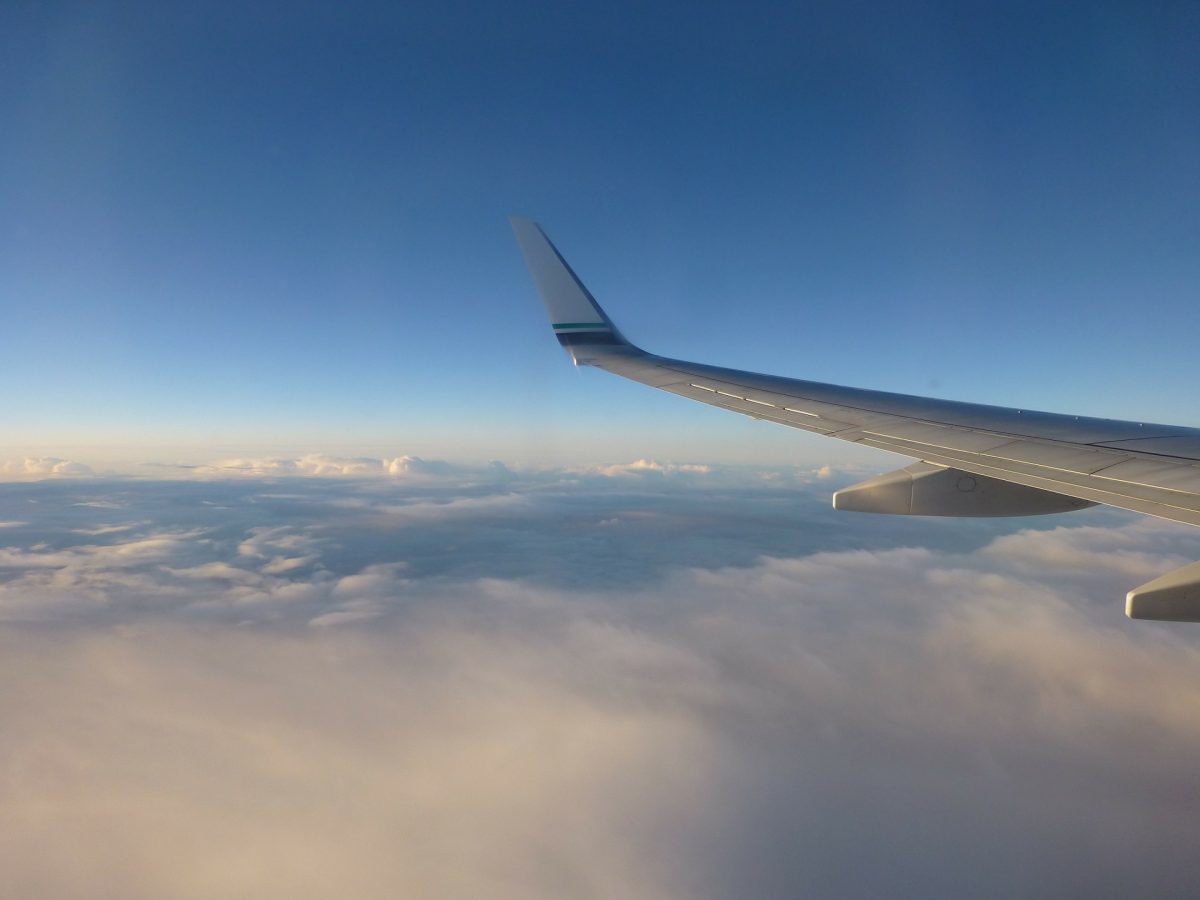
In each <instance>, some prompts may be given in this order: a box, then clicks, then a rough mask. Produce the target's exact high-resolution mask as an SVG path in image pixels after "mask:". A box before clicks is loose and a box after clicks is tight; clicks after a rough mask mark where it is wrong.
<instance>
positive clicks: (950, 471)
mask: <svg viewBox="0 0 1200 900" xmlns="http://www.w3.org/2000/svg"><path fill="white" fill-rule="evenodd" d="M511 222H512V226H513V230H514V232H515V233H516V236H517V241H518V243H519V244H520V246H521V250H522V253H523V254H524V256H525V261H526V263H527V264H528V266H529V270H530V272H531V273H532V275H533V278H534V281H535V282H536V284H537V287H538V291H539V293H540V294H541V296H542V300H543V302H544V303H545V306H546V311H547V312H548V313H549V315H550V320H551V323H552V325H553V328H554V332H555V334H556V335H557V337H558V340H559V343H561V344H562V345H563V347H564V348H566V350H567V352H568V353H569V354H570V355H571V357H572V359H574V361H575V364H576V365H586V366H595V367H596V368H600V369H604V370H606V371H608V372H612V373H613V374H615V375H620V376H622V377H624V378H629V379H632V380H634V381H640V382H641V383H642V384H647V385H650V386H651V387H655V388H659V389H660V390H664V391H669V392H671V393H673V394H679V395H680V396H682V397H687V398H688V399H690V400H698V401H700V402H701V403H707V404H709V405H710V406H719V407H721V408H723V409H728V410H731V411H733V412H738V413H742V414H743V415H747V416H751V417H753V418H756V419H766V420H768V421H771V422H778V423H780V424H782V425H788V426H791V427H793V428H799V429H802V430H804V431H811V432H815V433H817V434H822V435H825V436H827V437H832V438H838V439H839V440H844V441H851V442H853V443H857V444H864V445H866V446H868V447H877V448H879V449H881V450H890V451H893V452H895V453H899V454H902V455H904V456H908V457H913V458H915V459H916V460H918V462H916V463H915V464H913V465H910V466H907V467H905V468H903V469H900V470H898V471H896V472H892V473H889V474H887V475H882V476H880V477H878V478H873V479H870V480H868V481H865V482H863V483H861V484H858V485H855V486H853V487H850V488H846V489H844V490H841V491H838V492H837V493H836V494H834V498H833V505H834V507H835V508H837V509H844V510H852V511H857V512H883V513H899V514H906V515H952V516H998V515H1000V516H1009V515H1018V516H1021V515H1035V514H1041V513H1052V512H1067V511H1071V510H1074V509H1082V508H1084V507H1087V506H1092V505H1094V504H1097V503H1104V504H1108V505H1110V506H1117V507H1121V508H1122V509H1129V510H1134V511H1136V512H1140V513H1146V514H1148V515H1152V516H1159V517H1161V518H1165V519H1172V520H1174V521H1177V522H1186V523H1188V524H1189V525H1200V429H1196V428H1185V427H1179V426H1173V425H1156V424H1152V423H1149V422H1123V421H1118V420H1115V419H1097V418H1090V417H1087V416H1070V415H1058V414H1054V413H1045V412H1036V411H1033V410H1026V409H1009V408H1005V407H999V406H985V405H981V404H974V403H961V402H957V401H953V400H938V399H934V398H930V397H916V396H910V395H907V394H893V393H888V392H885V391H871V390H863V389H861V388H853V387H842V386H839V385H832V384H823V383H821V382H816V381H804V380H800V379H795V378H781V377H778V376H774V375H760V374H757V373H754V372H743V371H740V370H738V369H726V368H721V367H719V366H710V365H705V364H702V363H693V362H685V361H683V360H678V359H669V358H666V357H662V356H656V355H655V354H652V353H647V352H646V351H644V350H641V349H639V348H638V347H636V346H634V345H633V344H632V343H630V342H629V341H628V340H626V339H625V338H624V336H622V335H621V333H620V331H618V330H617V327H616V326H615V325H614V324H613V322H612V320H611V319H610V318H609V317H608V315H607V314H606V313H605V312H604V310H603V309H602V308H601V307H600V305H599V304H598V303H597V302H596V300H595V299H594V298H593V297H592V295H591V294H590V293H589V292H588V290H587V288H585V287H584V286H583V283H582V282H581V281H580V280H579V278H578V277H577V276H576V275H575V273H574V272H573V271H572V270H571V267H570V266H569V265H567V262H566V260H564V259H563V257H562V255H561V254H560V253H559V252H558V250H557V249H556V248H555V246H554V245H553V244H552V243H551V242H550V239H549V238H548V237H546V234H545V232H543V231H542V229H541V228H540V227H539V226H538V225H537V224H536V223H535V222H533V221H531V220H529V219H522V218H513V219H512V220H511ZM1126 613H1127V614H1128V615H1129V616H1130V617H1131V618H1145V619H1161V620H1169V621H1200V563H1193V564H1192V565H1190V566H1185V567H1184V568H1183V569H1179V570H1177V571H1176V572H1172V573H1169V574H1168V575H1165V576H1163V577H1162V578H1159V579H1156V580H1154V581H1152V582H1149V583H1148V584H1145V585H1142V586H1141V587H1139V588H1136V589H1134V590H1133V591H1130V592H1129V595H1128V597H1127V602H1126Z"/></svg>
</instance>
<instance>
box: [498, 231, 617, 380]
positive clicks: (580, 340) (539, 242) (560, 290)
mask: <svg viewBox="0 0 1200 900" xmlns="http://www.w3.org/2000/svg"><path fill="white" fill-rule="evenodd" d="M509 222H510V223H511V224H512V228H513V232H514V233H515V234H516V236H517V243H518V244H520V246H521V253H522V254H523V255H524V257H525V265H527V266H528V267H529V271H530V273H531V274H532V275H533V280H534V282H536V283H537V289H538V292H539V293H540V294H541V295H542V302H543V303H544V304H545V306H546V312H547V314H549V316H550V324H551V325H552V326H553V327H554V333H555V335H557V337H558V342H559V343H560V344H562V345H563V347H565V348H566V350H567V352H568V353H570V354H571V358H572V359H574V360H575V363H576V365H578V364H580V363H587V362H588V360H589V358H590V357H592V356H596V355H602V354H603V353H604V352H605V351H611V350H612V349H614V348H617V347H629V346H630V344H629V342H628V341H627V340H625V338H624V337H623V336H622V335H621V332H619V331H618V330H617V327H616V326H615V325H614V324H613V323H612V319H610V318H609V317H608V315H607V314H606V313H605V312H604V310H603V309H601V308H600V304H599V303H597V302H596V300H595V298H594V297H593V296H592V295H591V294H590V293H589V292H588V289H587V288H585V287H584V286H583V282H582V281H580V280H579V278H578V276H577V275H576V274H575V273H574V272H572V271H571V267H570V266H569V265H567V261H566V260H565V259H563V258H562V254H561V253H559V252H558V249H557V248H556V247H555V246H554V244H552V243H550V238H548V237H546V233H545V232H544V231H542V229H541V226H539V225H538V224H537V222H534V221H533V220H532V219H523V218H520V217H518V216H513V217H511V218H510V219H509Z"/></svg>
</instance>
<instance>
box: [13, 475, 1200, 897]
mask: <svg viewBox="0 0 1200 900" xmlns="http://www.w3.org/2000/svg"><path fill="white" fill-rule="evenodd" d="M472 484H473V483H472ZM185 488H186V490H184V489H185ZM164 490H165V488H164V487H163V486H161V485H158V486H154V485H149V486H143V487H140V488H138V489H137V490H132V491H129V492H127V493H126V494H124V495H122V496H123V502H125V503H127V506H128V509H127V510H126V511H125V515H128V516H130V517H133V518H134V521H136V522H138V523H145V522H147V521H148V518H149V520H150V521H151V522H152V524H149V525H146V524H138V525H137V527H136V528H133V529H130V530H129V531H120V532H115V531H114V532H108V531H103V532H99V533H97V534H89V533H86V532H87V531H88V530H89V529H90V528H92V527H98V526H94V525H89V524H87V523H89V522H94V521H95V520H94V519H88V518H84V517H88V516H96V515H101V514H102V515H104V516H105V519H104V526H105V527H107V526H109V525H113V524H121V523H119V522H115V523H114V522H113V516H114V513H113V511H112V510H109V509H105V510H103V511H102V513H101V512H97V511H96V510H95V509H94V508H92V507H74V506H71V505H70V500H69V498H68V499H67V500H63V501H61V502H62V503H63V504H64V505H63V507H62V509H65V510H67V511H68V512H69V513H70V514H69V515H65V516H64V521H63V522H62V528H63V533H62V534H59V533H51V534H48V535H47V534H46V533H44V532H45V531H46V529H45V528H42V529H41V530H39V531H34V530H32V529H31V530H30V531H29V533H28V535H26V533H25V532H23V531H22V529H21V528H13V529H8V530H6V534H5V537H6V541H9V539H10V538H11V541H9V542H10V543H11V546H9V547H8V548H5V549H4V550H3V551H2V553H0V566H2V567H4V571H5V572H6V575H5V578H6V580H5V581H4V582H3V583H0V614H2V615H3V616H4V617H5V618H7V619H8V620H9V622H11V623H15V624H10V625H8V626H6V627H3V628H0V678H2V679H3V683H4V684H5V691H3V692H0V721H3V722H4V723H5V728H4V729H2V730H0V796H2V797H3V801H4V802H3V803H0V833H2V834H5V835H6V840H5V841H3V842H0V872H2V873H3V875H0V879H5V881H4V883H5V884H7V885H15V886H16V888H17V889H15V890H14V892H15V893H18V894H20V895H22V896H38V895H41V896H55V897H72V896H96V895H111V896H123V897H133V898H137V897H155V898H158V897H191V896H213V895H221V896H228V895H252V896H256V897H265V898H271V897H276V896H278V897H283V896H286V897H296V896H301V897H303V896H328V895H353V896H362V897H376V896H377V897H385V896H422V897H431V898H443V897H444V898H456V897H474V896H489V897H497V898H504V897H522V898H523V897H530V896H580V895H584V896H636V897H651V898H653V897H677V896H692V897H701V898H703V897H728V896H755V897H794V896H871V895H880V896H883V895H887V896H891V895H896V894H897V893H900V894H908V895H910V896H931V895H937V896H947V895H964V894H967V895H972V896H985V897H986V896H1012V895H1014V894H1015V895H1021V894H1023V893H1029V891H1030V886H1031V885H1036V889H1035V892H1037V893H1046V894H1051V895H1072V896H1079V895H1096V894H1104V893H1109V894H1113V893H1118V894H1121V895H1154V896H1167V895H1171V894H1172V893H1174V894H1176V895H1181V896H1182V895H1186V893H1187V891H1188V890H1190V884H1191V872H1192V868H1193V866H1194V848H1195V846H1197V845H1198V844H1200V826H1197V825H1196V824H1195V809H1196V803H1197V800H1198V799H1200V798H1198V797H1197V794H1196V792H1195V791H1194V790H1193V789H1192V788H1191V787H1190V785H1191V784H1192V782H1193V781H1194V778H1193V769H1194V760H1195V758H1196V755H1197V753H1198V752H1200V712H1198V710H1200V682H1196V679H1195V678H1194V674H1195V672H1196V671H1198V670H1200V652H1198V651H1197V650H1196V648H1195V641H1194V637H1195V635H1194V634H1193V632H1192V631H1191V630H1190V629H1189V628H1188V626H1156V625H1146V624H1140V623H1133V622H1130V621H1128V620H1126V619H1125V618H1124V616H1123V615H1122V609H1121V602H1120V598H1121V594H1122V593H1123V591H1124V590H1125V589H1126V588H1127V587H1129V586H1130V583H1131V582H1133V583H1136V580H1137V579H1140V578H1142V577H1143V576H1144V575H1146V573H1149V574H1150V575H1153V574H1157V573H1158V572H1161V571H1165V569H1166V568H1169V567H1170V566H1172V565H1174V564H1176V563H1177V561H1178V560H1179V559H1181V558H1185V555H1186V548H1187V547H1188V545H1189V543H1190V535H1189V534H1188V533H1185V532H1184V531H1183V530H1181V529H1174V528H1173V527H1172V526H1169V525H1162V524H1157V523H1152V522H1145V521H1142V520H1118V522H1117V524H1114V525H1112V526H1110V527H1098V526H1096V525H1094V524H1092V525H1087V524H1085V525H1083V526H1080V527H1062V528H1057V529H1055V528H1050V529H1049V530H1043V531H1022V532H1018V533H1015V534H1001V535H1000V536H998V537H993V538H988V537H986V536H984V537H981V538H980V541H979V543H980V544H981V546H979V547H978V548H977V549H973V550H972V549H959V550H949V549H944V548H940V547H939V546H927V547H896V546H894V545H892V544H888V545H881V546H876V547H874V548H873V549H869V550H824V551H819V552H813V551H808V550H806V549H805V546H806V545H805V541H808V542H815V541H817V540H818V539H821V538H823V537H824V532H823V531H821V532H813V533H811V534H810V533H806V532H802V531H799V530H796V531H794V532H792V534H793V536H794V537H795V539H796V541H797V544H796V549H795V552H794V553H793V554H792V555H790V556H783V555H776V556H761V557H759V558H758V559H746V560H744V561H742V562H740V563H739V564H735V565H731V564H727V563H722V562H720V561H718V557H719V556H720V548H721V547H722V546H723V542H725V541H728V540H731V539H733V537H742V536H744V533H745V531H746V529H747V528H749V527H754V528H758V529H760V531H758V532H755V533H753V534H751V536H750V537H751V543H752V544H753V543H755V542H763V543H765V542H766V541H767V539H768V538H769V537H770V535H771V534H773V533H774V530H775V529H777V528H778V527H779V523H778V521H777V520H775V519H769V518H768V519H766V520H765V521H764V522H762V523H760V524H757V525H751V524H750V523H754V522H756V521H757V519H756V516H759V515H761V514H762V510H764V509H767V510H774V509H775V508H776V507H775V505H774V504H770V503H769V504H767V505H766V506H763V505H761V504H760V503H759V500H758V499H756V498H758V497H759V496H760V494H758V493H751V494H745V495H738V494H736V493H730V492H729V491H727V490H725V489H722V490H721V491H720V492H716V491H714V492H712V493H711V494H705V495H703V501H704V502H703V503H701V504H699V505H700V506H702V507H705V515H706V516H711V517H712V518H713V519H715V520H717V524H716V525H711V526H710V525H703V523H704V522H707V521H708V520H707V519H698V518H696V517H691V518H689V517H688V516H687V515H684V511H686V510H687V509H689V508H690V507H688V506H687V505H686V503H685V502H684V501H681V500H679V499H678V498H676V497H675V495H674V493H672V492H668V496H667V497H666V499H665V500H664V499H662V498H661V497H660V496H659V494H658V493H654V494H653V497H655V498H658V499H656V500H654V503H658V504H660V506H653V505H652V503H651V501H650V499H643V500H641V501H639V500H638V497H637V495H636V494H633V493H632V492H630V491H629V490H628V488H627V487H622V488H621V490H620V492H618V493H617V496H618V497H619V503H620V507H619V508H616V509H614V507H615V505H616V504H615V503H614V502H613V501H612V500H610V499H609V498H610V497H611V496H613V494H614V492H613V491H611V490H610V491H608V492H607V493H605V492H604V490H602V489H597V491H596V492H595V493H590V494H589V493H587V492H586V491H582V490H581V489H579V488H578V487H570V486H567V487H547V486H546V485H545V484H544V483H542V482H534V483H533V486H532V487H530V488H529V490H528V492H526V493H515V492H517V491H525V490H526V487H525V486H523V485H520V484H518V485H505V486H503V488H502V489H501V488H500V487H496V488H495V489H494V490H493V492H492V493H486V492H485V493H482V494H479V493H474V494H469V493H467V491H468V489H467V488H463V489H462V491H463V492H461V493H456V491H455V489H447V490H446V491H445V492H437V491H430V490H429V489H428V487H427V486H420V488H419V489H416V488H414V489H412V490H409V489H403V490H400V489H395V488H394V487H393V486H391V485H389V484H387V483H386V482H380V483H376V484H374V485H373V486H370V487H369V489H367V488H364V489H362V490H361V491H360V492H358V493H351V494H349V495H346V494H344V493H343V492H342V491H341V489H340V488H339V489H338V490H337V491H335V492H334V493H332V494H329V493H327V491H328V487H327V486H325V485H321V484H319V483H313V484H312V485H311V487H297V488H296V489H295V490H292V489H291V488H289V490H288V492H287V494H282V493H276V494H271V495H269V496H268V494H266V493H264V492H263V491H262V486H260V485H255V484H250V485H248V486H247V487H246V488H244V489H242V490H241V491H240V492H239V491H236V490H234V489H232V488H230V487H229V486H228V485H220V484H202V485H184V486H182V487H180V486H175V487H174V488H173V490H175V491H176V493H172V494H164V493H163V491H164ZM469 490H470V491H476V487H475V486H472V487H470V488H469ZM514 496H515V497H517V498H519V501H520V502H514V501H513V500H512V499H511V498H512V497H514ZM646 496H647V498H649V497H650V496H651V495H650V494H647V495H646ZM327 497H333V498H341V499H356V500H360V501H362V502H359V503H346V504H342V505H338V506H332V505H322V503H321V502H319V501H323V500H324V499H325V498H327ZM717 497H720V498H722V499H721V500H720V503H721V504H722V505H721V506H719V507H718V508H716V509H715V510H713V509H708V507H709V506H712V505H714V504H716V503H717V502H718V501H717V500H716V499H715V498H717ZM166 498H170V502H166ZM184 498H188V502H187V503H184V502H183V499H184ZM201 498H203V499H210V500H212V501H213V502H214V503H218V502H219V503H218V505H220V506H227V507H228V509H226V510H214V508H213V507H206V506H204V505H203V503H201V502H200V500H201ZM785 499H786V501H787V503H791V502H792V499H791V498H785ZM685 500H686V498H685ZM488 501H491V502H488ZM289 504H293V505H290V506H289ZM663 504H665V505H663ZM438 508H440V509H442V512H443V513H447V512H448V511H450V510H452V511H453V512H452V514H448V515H435V514H434V513H435V511H436V509H438ZM180 509H186V510H191V511H192V512H191V513H190V514H191V515H194V516H195V517H197V519H198V520H203V521H204V522H205V523H206V524H205V525H204V526H203V527H201V526H199V525H197V526H195V527H187V526H185V525H184V524H182V523H181V522H179V521H175V520H172V521H170V522H167V521H163V520H162V517H163V516H166V515H167V513H168V512H175V511H178V510H180ZM314 509H320V510H321V512H320V513H319V514H315V513H314V512H313V510H314ZM396 509H399V510H401V511H403V510H405V509H409V510H420V512H418V513H416V518H414V519H413V520H412V521H411V522H403V521H397V517H398V513H397V512H396V511H395V510H396ZM149 510H155V511H156V512H155V513H154V514H153V515H150V516H148V511H149ZM660 510H663V511H665V512H666V514H658V513H659V511H660ZM820 515H821V516H822V517H823V518H821V520H820V521H821V523H822V525H823V527H824V530H825V531H828V530H833V529H835V528H837V527H841V525H840V524H839V523H843V522H845V521H847V520H843V519H838V518H836V517H835V514H833V513H831V512H828V511H827V510H826V508H825V507H824V505H823V504H821V511H820ZM422 516H427V518H423V519H422V518H421V517H422ZM726 516H728V517H730V518H731V519H732V524H730V525H729V526H728V527H727V528H723V527H721V526H720V521H719V520H720V519H721V518H723V517H726ZM156 517H157V518H156ZM118 518H119V516H118ZM894 521H895V523H896V524H895V530H894V532H893V533H894V534H908V533H916V532H915V530H916V529H919V528H920V524H921V523H919V522H915V521H910V520H903V519H897V520H894ZM1061 521H1068V520H1061ZM1076 521H1083V522H1096V521H1099V520H1098V519H1097V518H1096V517H1095V516H1093V517H1091V518H1088V517H1087V516H1086V514H1085V516H1084V517H1083V518H1082V519H1077V520H1076ZM596 523H609V527H605V528H596V527H595V525H596ZM885 524H886V523H885ZM584 525H586V527H584ZM702 525H703V527H701V526H702ZM639 528H646V529H653V535H654V538H655V539H654V541H649V540H645V539H644V534H647V533H650V532H639V531H637V529H639ZM706 528H707V529H709V530H705V529H706ZM967 528H968V526H967V525H963V526H962V527H961V528H957V529H956V530H955V537H956V539H957V538H958V537H959V536H960V535H961V534H962V533H964V532H965V531H966V529H967ZM76 532H79V534H76V535H75V537H73V538H67V537H63V535H64V534H65V535H70V534H73V533H76ZM925 533H933V532H925ZM979 534H981V535H984V534H985V532H979ZM74 541H83V543H74ZM621 541H624V543H622V542H621ZM605 542H614V543H611V544H609V543H605ZM696 542H700V543H701V550H700V551H699V555H700V557H701V559H702V560H704V562H703V564H701V565H696V564H695V563H694V560H691V559H690V557H686V559H687V562H686V563H683V562H679V561H678V560H679V556H678V554H680V553H681V552H682V550H683V549H684V548H687V547H691V545H693V544H694V543H696ZM956 546H959V545H957V544H956ZM639 552H645V553H647V554H650V555H656V556H658V557H664V558H665V559H666V560H667V561H671V560H675V561H676V562H675V564H673V565H670V566H667V567H666V568H648V569H645V570H631V569H630V568H629V566H630V565H631V564H632V563H633V562H634V559H635V557H636V555H637V554H638V553H639ZM514 558H525V559H527V562H528V566H527V567H526V568H525V569H523V570H522V571H523V572H524V573H525V574H523V575H520V576H515V575H496V574H494V573H495V572H496V571H501V572H503V571H506V570H505V566H508V565H510V564H511V563H512V561H513V559H514ZM724 558H728V557H724ZM631 571H634V572H641V573H642V574H640V575H637V577H630V572H631ZM480 572H483V573H484V574H482V575H481V574H478V573H480ZM575 574H582V576H583V577H582V578H579V579H573V578H572V577H571V576H573V575H575ZM81 619H82V620H84V621H88V622H90V623H92V624H90V625H89V626H86V627H85V626H83V625H81V624H79V622H80V620H81ZM28 620H35V621H36V622H37V627H29V626H28V625H27V624H21V622H23V621H28ZM306 626H307V627H306ZM864 848H867V849H866V850H864ZM897 885H902V887H901V888H898V887H897Z"/></svg>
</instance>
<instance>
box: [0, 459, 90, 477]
mask: <svg viewBox="0 0 1200 900" xmlns="http://www.w3.org/2000/svg"><path fill="white" fill-rule="evenodd" d="M92 474H94V473H93V472H92V469H91V467H90V466H87V465H85V464H83V463H80V462H74V461H72V460H69V459H60V458H58V457H56V456H27V457H25V458H24V459H8V460H3V461H0V479H3V480H6V481H19V480H27V479H28V480H33V479H38V478H63V477H76V478H78V477H82V476H87V475H92Z"/></svg>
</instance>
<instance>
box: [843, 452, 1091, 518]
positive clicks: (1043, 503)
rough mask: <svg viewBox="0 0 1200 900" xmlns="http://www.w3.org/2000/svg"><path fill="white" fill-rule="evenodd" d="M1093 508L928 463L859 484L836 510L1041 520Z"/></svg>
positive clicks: (845, 493) (1086, 503)
mask: <svg viewBox="0 0 1200 900" xmlns="http://www.w3.org/2000/svg"><path fill="white" fill-rule="evenodd" d="M1094 505H1095V504H1093V503H1090V502H1089V501H1087V500H1079V499H1077V498H1075V497H1068V496H1066V495H1065V494H1055V493H1053V492H1052V491H1043V490H1040V489H1038V488H1032V487H1026V486H1025V485H1021V484H1013V483H1012V482H1010V481H1001V480H1000V479H998V478H989V477H988V476H986V475H972V474H971V473H969V472H963V471H961V470H959V469H950V468H946V467H945V466H935V465H932V464H931V463H927V462H919V463H914V464H913V465H911V466H906V467H905V468H903V469H899V470H897V471H895V472H889V473H888V474H886V475H880V476H878V477H876V478H871V479H869V480H867V481H863V482H859V483H858V484H856V485H853V486H851V487H848V488H843V489H842V490H840V491H838V492H837V493H836V494H834V495H833V508H834V509H840V510H846V511H849V512H870V513H891V514H893V515H899V516H1040V515H1045V514H1047V513H1060V512H1071V511H1073V510H1076V509H1083V508H1084V507H1087V506H1094Z"/></svg>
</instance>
